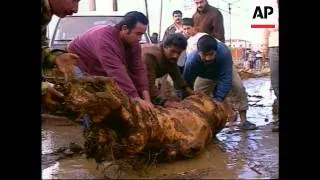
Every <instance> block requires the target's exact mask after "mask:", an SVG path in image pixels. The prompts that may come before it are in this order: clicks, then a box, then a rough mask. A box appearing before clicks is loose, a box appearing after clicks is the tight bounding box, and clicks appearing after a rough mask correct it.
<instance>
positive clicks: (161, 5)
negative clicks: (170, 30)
mask: <svg viewBox="0 0 320 180" xmlns="http://www.w3.org/2000/svg"><path fill="white" fill-rule="evenodd" d="M160 3H161V4H160V23H159V34H158V38H159V39H158V42H160V38H161V26H162V7H163V0H161V1H160Z"/></svg>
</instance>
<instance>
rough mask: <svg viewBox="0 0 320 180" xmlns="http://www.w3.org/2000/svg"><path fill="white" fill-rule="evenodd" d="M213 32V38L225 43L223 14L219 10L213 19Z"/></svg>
mask: <svg viewBox="0 0 320 180" xmlns="http://www.w3.org/2000/svg"><path fill="white" fill-rule="evenodd" d="M213 34H214V36H215V38H217V39H219V40H220V41H221V42H223V43H225V38H224V26H223V16H222V14H221V12H220V11H218V15H217V16H216V17H215V20H214V21H213Z"/></svg>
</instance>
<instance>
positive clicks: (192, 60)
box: [182, 51, 199, 88]
mask: <svg viewBox="0 0 320 180" xmlns="http://www.w3.org/2000/svg"><path fill="white" fill-rule="evenodd" d="M196 60H197V52H196V51H193V52H192V53H190V55H188V56H187V61H186V63H185V66H184V70H183V75H182V76H183V79H184V80H185V81H186V83H187V84H188V85H189V87H190V88H193V84H194V81H195V79H196V77H197V76H198V72H199V65H198V63H197V62H196Z"/></svg>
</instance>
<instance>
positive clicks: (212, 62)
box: [183, 35, 256, 130]
mask: <svg viewBox="0 0 320 180" xmlns="http://www.w3.org/2000/svg"><path fill="white" fill-rule="evenodd" d="M236 75H237V73H233V66H232V57H231V53H230V51H229V49H228V47H227V46H226V45H225V44H224V43H222V42H220V41H217V40H216V39H215V38H213V37H212V36H210V35H203V36H202V37H201V38H200V39H199V40H198V42H197V50H195V51H193V52H191V53H190V54H189V55H188V56H187V61H186V63H185V68H184V71H183V78H184V79H185V80H186V81H187V83H188V84H189V86H190V87H194V89H195V91H200V92H203V93H205V94H207V95H209V96H212V97H213V99H214V100H215V101H216V102H222V101H224V99H225V98H226V97H227V96H228V98H230V100H231V102H232V105H233V108H234V109H236V110H238V111H239V114H240V119H241V128H242V129H244V130H253V129H256V125H255V124H252V123H251V122H249V121H247V117H246V114H247V110H248V99H247V94H246V93H243V92H245V91H244V90H243V89H244V87H243V85H242V83H241V80H240V78H239V77H237V76H236ZM197 77H198V79H197V80H196V78H197Z"/></svg>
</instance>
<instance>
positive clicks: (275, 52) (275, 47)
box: [268, 27, 279, 132]
mask: <svg viewBox="0 0 320 180" xmlns="http://www.w3.org/2000/svg"><path fill="white" fill-rule="evenodd" d="M268 33H269V36H268V37H269V44H268V45H269V59H270V67H271V86H272V89H273V91H274V94H275V95H276V99H275V101H274V105H273V109H272V110H273V112H274V114H277V113H278V108H279V107H278V106H279V30H278V27H276V28H273V29H269V30H268ZM272 131H274V132H278V131H279V120H277V121H276V122H275V124H274V127H273V128H272Z"/></svg>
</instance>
